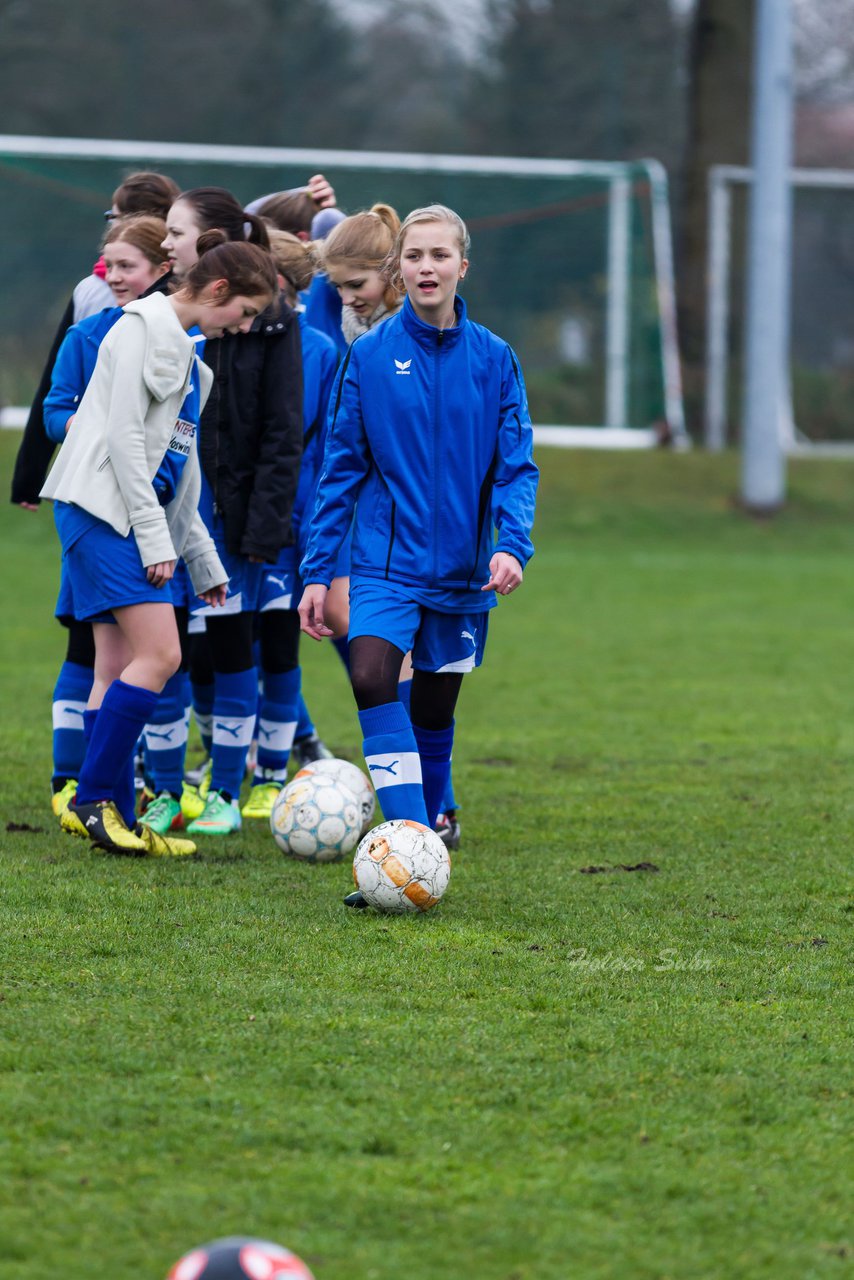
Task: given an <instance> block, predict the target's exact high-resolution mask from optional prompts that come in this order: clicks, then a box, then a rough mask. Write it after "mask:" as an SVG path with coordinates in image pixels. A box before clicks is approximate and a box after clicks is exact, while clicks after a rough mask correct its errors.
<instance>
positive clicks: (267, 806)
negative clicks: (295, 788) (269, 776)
mask: <svg viewBox="0 0 854 1280" xmlns="http://www.w3.org/2000/svg"><path fill="white" fill-rule="evenodd" d="M284 785H285V784H284V783H283V782H259V783H258V784H257V786H254V787H253V788H252V790H251V791H250V792H249V799H248V800H247V801H246V804H245V805H244V806H243V808H242V809H241V811H240V812H241V813H242V814H243V816H244V818H265V819H269V817H270V814H271V813H272V812H273V805H274V804H275V803H276V799H277V797H278V794H279V792H280V791H281V789H282V787H283V786H284Z"/></svg>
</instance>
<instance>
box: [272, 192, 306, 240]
mask: <svg viewBox="0 0 854 1280" xmlns="http://www.w3.org/2000/svg"><path fill="white" fill-rule="evenodd" d="M316 213H317V205H316V204H315V202H314V201H313V200H312V198H311V196H310V195H309V194H308V192H307V191H283V192H282V193H281V194H279V195H275V196H270V197H269V199H267V200H265V201H264V203H263V204H262V205H261V206H260V208H259V209H258V216H259V218H265V219H266V220H267V222H270V223H272V224H273V226H274V227H275V228H276V229H277V230H279V231H290V232H291V233H292V234H293V235H296V234H297V233H298V232H300V231H311V220H312V218H313V217H314V215H315V214H316Z"/></svg>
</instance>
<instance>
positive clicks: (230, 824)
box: [187, 791, 243, 836]
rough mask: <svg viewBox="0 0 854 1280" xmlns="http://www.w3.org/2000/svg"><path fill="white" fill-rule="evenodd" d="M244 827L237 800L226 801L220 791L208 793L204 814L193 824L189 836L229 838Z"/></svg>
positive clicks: (188, 830)
mask: <svg viewBox="0 0 854 1280" xmlns="http://www.w3.org/2000/svg"><path fill="white" fill-rule="evenodd" d="M242 825H243V819H242V818H241V816H240V807H239V805H238V803H237V801H236V800H226V798H225V796H224V795H222V794H221V793H220V792H219V791H210V792H208V798H207V800H206V801H205V807H204V812H203V813H202V814H201V815H200V816H199V817H198V818H196V820H195V821H194V822H191V823H190V825H189V827H188V828H187V834H188V835H191V836H228V835H231V833H232V831H239V830H240V828H241V826H242Z"/></svg>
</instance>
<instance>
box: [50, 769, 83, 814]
mask: <svg viewBox="0 0 854 1280" xmlns="http://www.w3.org/2000/svg"><path fill="white" fill-rule="evenodd" d="M76 794H77V779H76V778H69V779H68V780H67V781H66V783H65V786H64V787H61V788H60V789H59V791H54V793H53V795H52V796H51V798H50V807H51V808H52V809H53V811H54V813H55V814H56V816H57V818H58V817H59V816H60V814H62V813H63V812H64V811H65V810H66V809H67V808H68V806H69V805H70V804H71V801H72V800H73V799H74V797H75V796H76Z"/></svg>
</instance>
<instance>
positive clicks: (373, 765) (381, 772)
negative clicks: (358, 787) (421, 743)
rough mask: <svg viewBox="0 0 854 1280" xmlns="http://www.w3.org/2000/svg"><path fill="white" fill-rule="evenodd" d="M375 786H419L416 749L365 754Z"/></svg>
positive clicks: (419, 775) (418, 757)
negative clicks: (371, 754) (372, 754)
mask: <svg viewBox="0 0 854 1280" xmlns="http://www.w3.org/2000/svg"><path fill="white" fill-rule="evenodd" d="M365 764H366V765H367V766H368V769H369V771H370V774H371V781H372V782H373V784H374V786H375V787H401V786H411V785H413V784H414V785H416V786H419V787H420V786H421V757H420V756H419V754H418V752H417V751H402V752H398V753H395V752H393V751H391V752H385V753H384V754H382V755H374V756H365Z"/></svg>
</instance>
